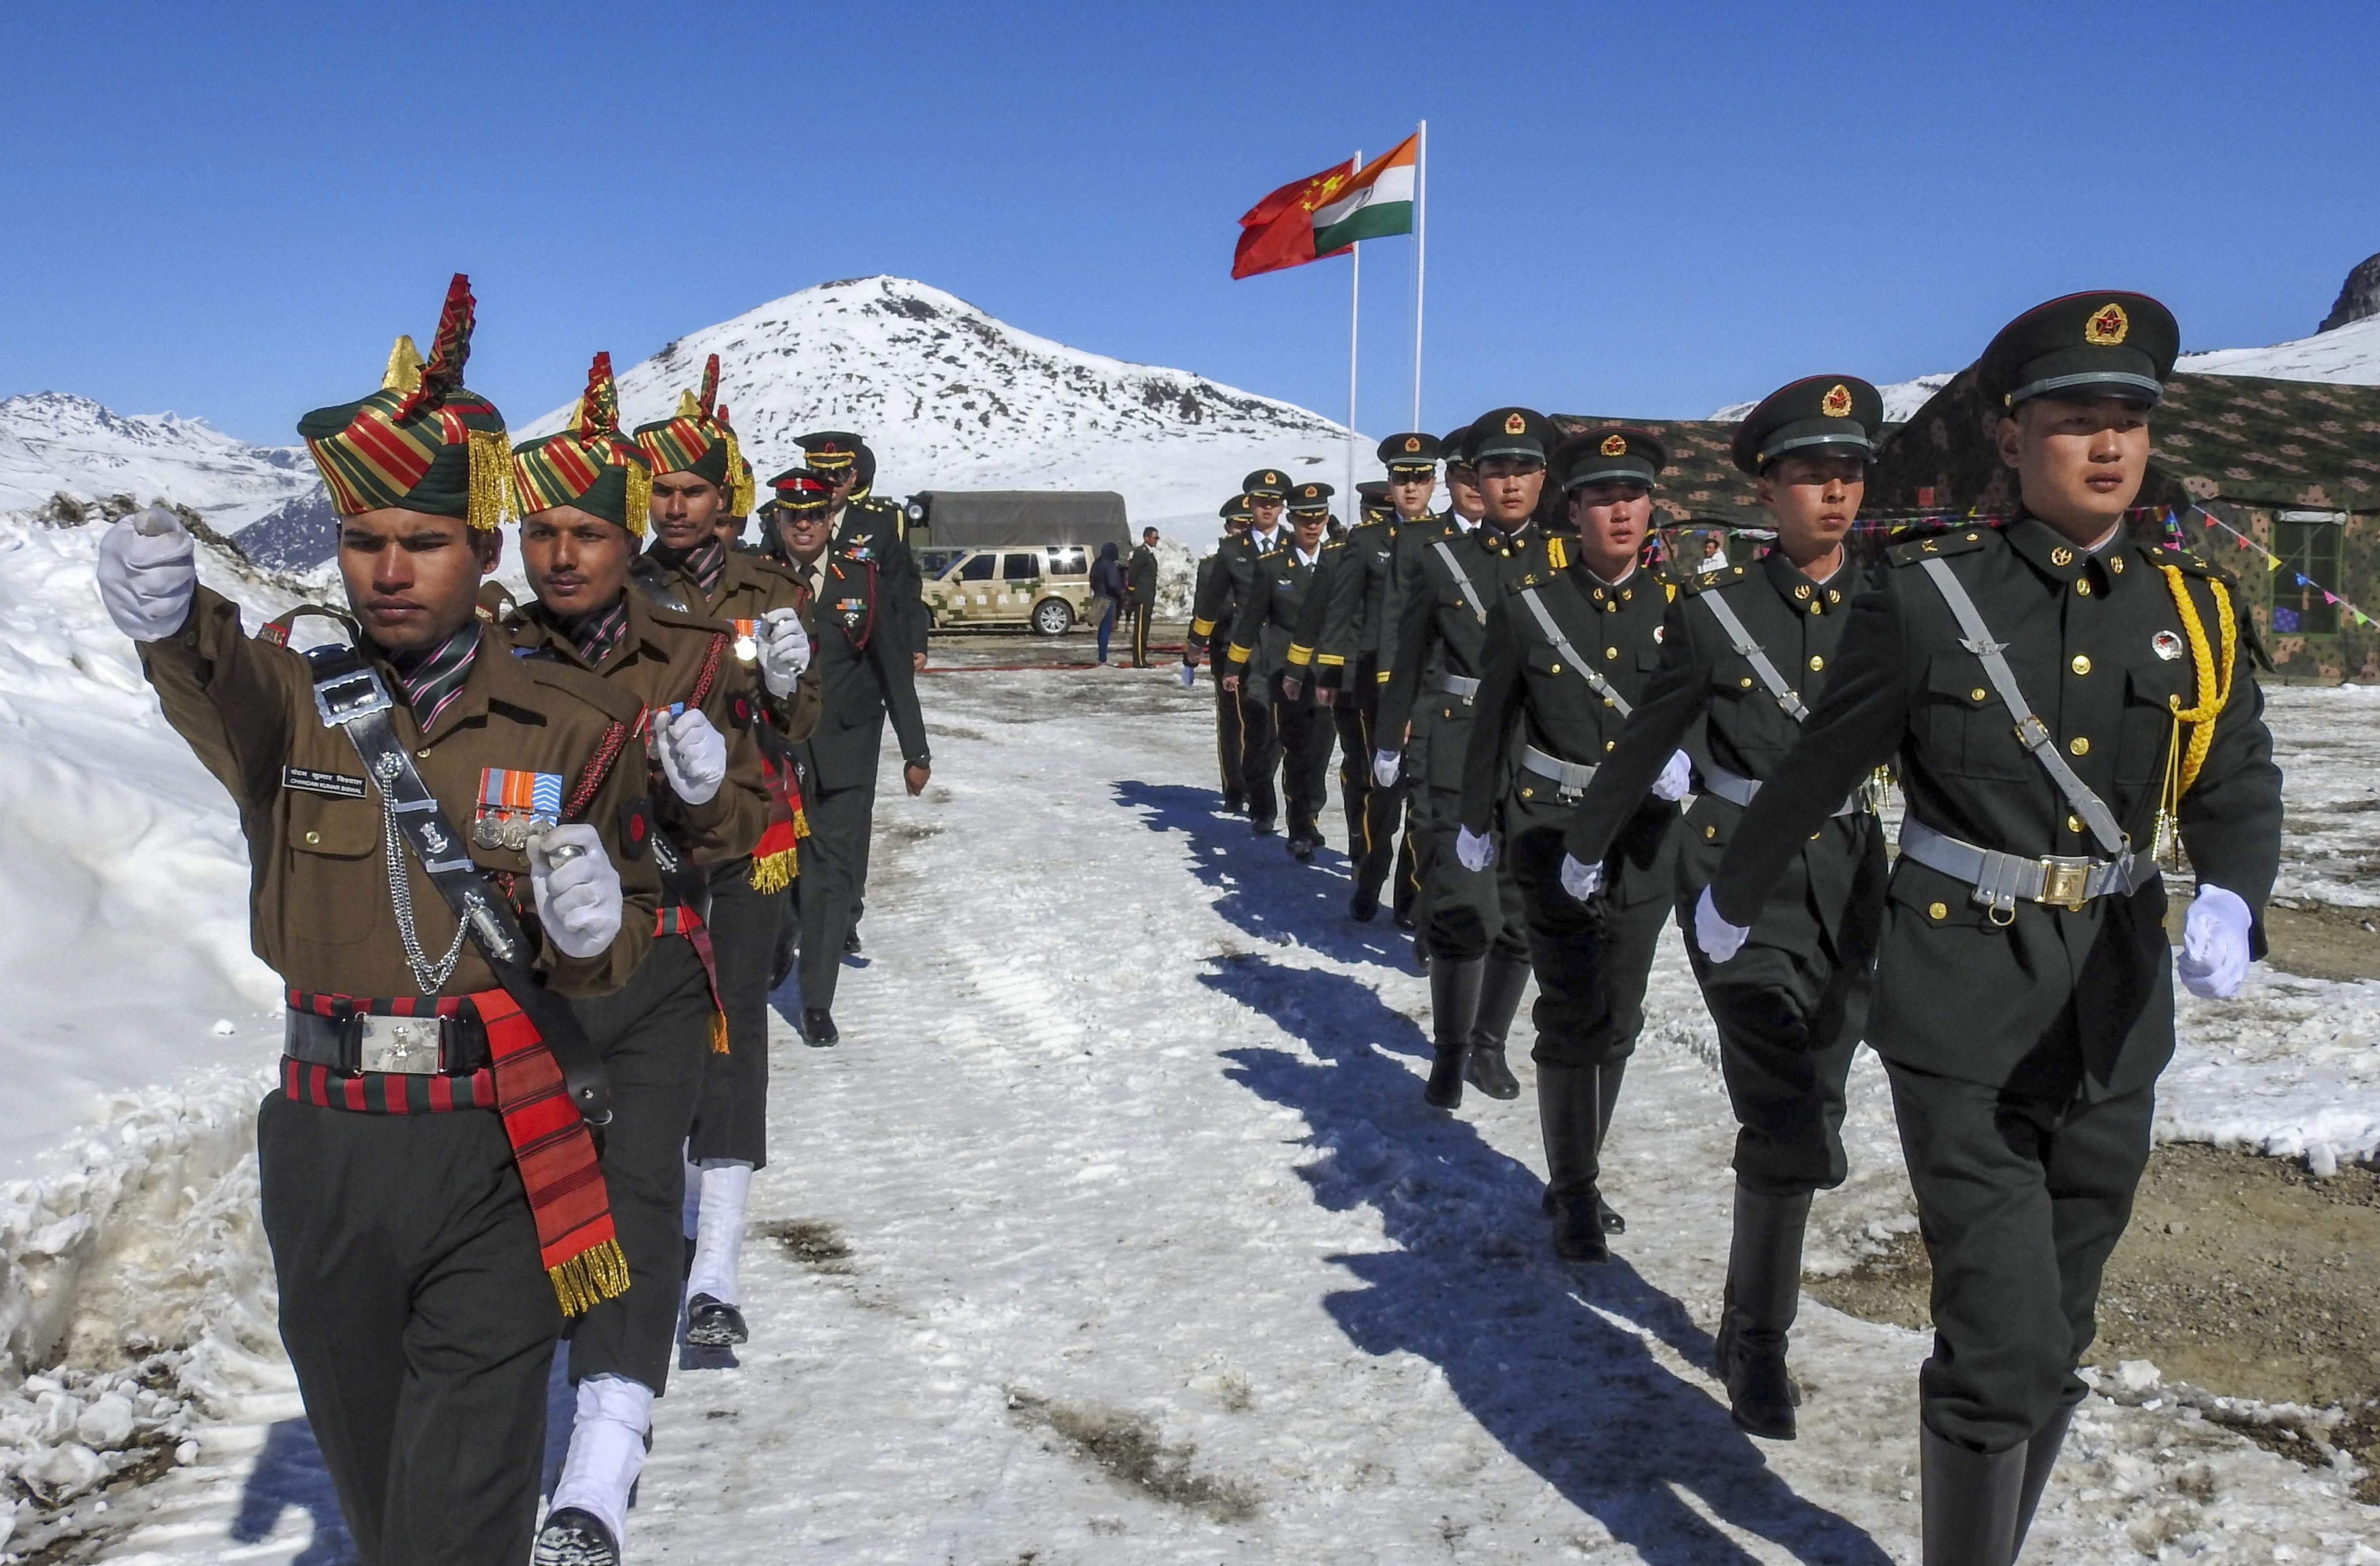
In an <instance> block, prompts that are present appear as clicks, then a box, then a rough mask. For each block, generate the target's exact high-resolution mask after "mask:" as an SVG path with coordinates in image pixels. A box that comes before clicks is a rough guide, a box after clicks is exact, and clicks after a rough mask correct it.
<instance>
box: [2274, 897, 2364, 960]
mask: <svg viewBox="0 0 2380 1566" xmlns="http://www.w3.org/2000/svg"><path fill="white" fill-rule="evenodd" d="M2265 941H2266V942H2267V943H2268V944H2269V945H2270V946H2271V947H2272V954H2271V956H2270V958H2269V960H2270V962H2271V963H2272V965H2274V966H2275V967H2277V968H2280V969H2283V970H2284V971H2286V972H2289V973H2293V974H2301V975H2303V976H2304V977H2307V978H2330V979H2356V978H2380V909H2373V908H2334V907H2330V906H2327V905H2325V904H2320V903H2313V904H2300V905H2298V906H2295V907H2285V906H2283V905H2282V904H2277V903H2276V904H2271V905H2270V906H2268V907H2267V908H2266V909H2265Z"/></svg>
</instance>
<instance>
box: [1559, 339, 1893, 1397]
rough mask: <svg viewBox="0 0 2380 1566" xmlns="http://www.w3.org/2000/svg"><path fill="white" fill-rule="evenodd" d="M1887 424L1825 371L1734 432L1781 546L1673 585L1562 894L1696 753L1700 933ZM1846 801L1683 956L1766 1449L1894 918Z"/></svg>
mask: <svg viewBox="0 0 2380 1566" xmlns="http://www.w3.org/2000/svg"><path fill="white" fill-rule="evenodd" d="M1883 414H1884V403H1883V399H1882V397H1881V396H1879V395H1877V393H1876V388H1875V387H1873V386H1871V385H1869V384H1868V383H1867V382H1864V381H1862V380H1860V379H1859V378H1857V377H1856V376H1849V375H1819V376H1813V377H1810V378H1807V379H1804V380H1800V381H1795V382H1792V383H1791V384H1790V385H1787V386H1784V387H1782V388H1780V389H1779V390H1778V391H1776V392H1774V393H1772V394H1770V395H1769V396H1768V397H1767V399H1766V400H1764V401H1763V402H1762V403H1761V404H1760V406H1759V407H1756V408H1755V409H1754V410H1753V411H1752V413H1751V415H1750V417H1748V418H1746V419H1744V420H1743V423H1742V424H1740V425H1738V426H1737V428H1736V433H1735V443H1734V452H1733V455H1734V460H1735V463H1736V466H1737V467H1741V468H1742V469H1743V471H1745V472H1747V473H1749V474H1751V475H1753V476H1754V477H1755V479H1756V480H1758V483H1759V486H1760V500H1761V504H1763V505H1765V506H1766V507H1767V510H1768V515H1769V516H1770V518H1771V520H1772V521H1774V523H1775V524H1776V528H1777V547H1776V548H1775V549H1773V550H1771V551H1770V552H1768V554H1767V556H1766V557H1764V558H1763V559H1762V560H1760V561H1759V562H1758V563H1757V564H1754V565H1752V566H1750V567H1744V566H1731V567H1728V568H1726V569H1724V570H1722V571H1720V572H1718V573H1713V574H1704V573H1701V572H1695V573H1694V574H1693V575H1691V576H1690V577H1684V578H1682V582H1681V587H1680V591H1681V593H1682V597H1681V598H1680V599H1679V601H1678V603H1677V605H1676V607H1675V608H1674V609H1673V610H1672V611H1671V613H1670V618H1669V623H1668V625H1667V626H1666V628H1665V631H1664V640H1663V645H1662V661H1661V666H1660V668H1659V669H1658V671H1657V672H1656V673H1655V674H1654V675H1653V678H1652V681H1651V683H1650V684H1649V685H1648V686H1646V687H1645V692H1644V697H1643V699H1642V700H1641V701H1639V702H1638V703H1637V704H1636V710H1635V712H1634V713H1633V715H1632V716H1631V717H1630V718H1629V720H1628V727H1627V730H1626V732H1625V733H1624V734H1621V739H1620V744H1619V747H1618V748H1616V749H1615V750H1613V751H1612V752H1611V754H1610V755H1609V757H1607V758H1606V759H1605V760H1604V763H1603V766H1602V769H1601V770H1600V771H1598V772H1597V774H1596V777H1595V781H1594V782H1593V783H1590V784H1589V785H1588V786H1587V790H1586V796H1585V798H1584V799H1582V800H1581V801H1580V802H1579V805H1578V808H1577V809H1576V810H1574V811H1573V813H1572V817H1571V826H1570V837H1569V855H1570V862H1569V863H1568V864H1567V865H1565V866H1564V867H1563V879H1564V883H1565V884H1566V885H1571V886H1576V887H1583V888H1586V889H1588V890H1587V895H1590V896H1591V895H1594V892H1593V888H1595V887H1596V886H1597V885H1601V884H1605V883H1606V882H1608V881H1609V880H1611V879H1612V878H1614V877H1615V876H1617V877H1623V878H1624V876H1625V875H1626V874H1627V868H1628V861H1627V856H1626V855H1625V852H1624V848H1625V843H1624V840H1625V836H1626V834H1627V832H1629V831H1631V830H1632V823H1633V822H1634V821H1635V820H1637V819H1639V817H1640V815H1641V811H1642V807H1643V802H1644V799H1645V794H1646V792H1647V791H1648V790H1653V791H1658V790H1660V789H1661V788H1663V787H1664V786H1665V784H1666V781H1667V780H1670V779H1671V778H1673V777H1675V775H1676V774H1677V773H1678V771H1680V770H1681V768H1682V760H1681V757H1680V752H1679V747H1681V746H1687V745H1691V746H1693V747H1695V749H1696V750H1697V751H1698V753H1699V766H1698V767H1697V769H1696V770H1697V771H1700V773H1701V775H1702V783H1701V795H1700V797H1699V798H1697V799H1696V801H1695V803H1694V809H1693V810H1692V811H1691V812H1690V813H1689V814H1688V815H1687V817H1686V823H1685V830H1684V832H1682V847H1681V849H1680V851H1679V856H1678V868H1677V880H1676V885H1675V891H1674V896H1675V901H1676V905H1677V911H1678V918H1679V922H1680V924H1681V927H1683V926H1685V925H1688V924H1690V923H1691V921H1692V918H1693V909H1694V904H1695V902H1696V901H1697V900H1698V899H1699V898H1700V896H1701V895H1702V890H1703V888H1704V886H1706V884H1708V882H1709V880H1710V879H1711V875H1712V873H1713V872H1714V871H1715V870H1716V869H1718V862H1719V857H1720V856H1721V855H1723V854H1725V853H1726V851H1727V847H1728V844H1730V843H1731V842H1733V841H1734V839H1735V836H1736V831H1737V826H1738V823H1739V822H1741V821H1742V820H1743V812H1744V809H1745V807H1748V806H1749V805H1750V804H1751V803H1752V798H1753V795H1755V794H1757V793H1758V792H1759V791H1760V789H1761V788H1762V786H1763V780H1764V779H1766V778H1767V777H1768V776H1770V775H1771V774H1772V773H1773V772H1775V771H1776V770H1777V767H1778V764H1779V762H1781V761H1782V760H1783V759H1784V758H1785V754H1786V752H1787V751H1789V750H1791V748H1792V747H1793V745H1794V742H1795V741H1797V740H1798V739H1799V738H1800V737H1801V734H1802V719H1803V716H1805V715H1806V714H1807V711H1808V708H1809V704H1810V703H1812V702H1815V701H1818V700H1819V699H1821V698H1822V696H1823V695H1824V693H1825V692H1826V691H1828V690H1829V689H1830V688H1832V684H1833V681H1834V680H1835V678H1836V667H1835V666H1836V664H1837V662H1839V661H1838V658H1837V647H1838V644H1839V643H1840V641H1841V640H1842V636H1843V628H1844V626H1845V625H1847V624H1849V622H1850V620H1851V613H1850V605H1851V601H1852V597H1853V596H1854V595H1853V592H1852V567H1851V566H1850V565H1849V564H1846V562H1845V559H1844V550H1843V541H1844V539H1845V538H1846V537H1847V536H1848V535H1849V533H1850V531H1851V528H1852V522H1853V520H1854V519H1855V518H1856V517H1857V516H1858V515H1859V505H1860V498H1861V495H1862V492H1863V491H1864V488H1865V485H1866V475H1867V464H1868V462H1869V460H1870V459H1871V457H1872V455H1873V454H1874V449H1875V448H1874V441H1875V439H1876V430H1877V428H1878V425H1879V423H1880V421H1881V420H1882V419H1883ZM1837 803H1838V807H1839V808H1838V809H1837V810H1836V812H1835V813H1834V814H1833V815H1832V816H1830V817H1829V818H1828V820H1827V821H1826V823H1825V824H1824V825H1823V826H1821V827H1820V828H1819V829H1818V831H1817V832H1815V834H1814V835H1812V836H1811V837H1810V838H1809V839H1808V840H1807V841H1806V842H1804V844H1803V846H1802V848H1801V850H1800V852H1799V854H1798V856H1796V859H1795V861H1794V863H1793V865H1792V866H1791V871H1790V873H1789V874H1788V875H1786V876H1785V877H1784V878H1783V879H1782V880H1779V883H1778V885H1777V887H1776V888H1775V890H1773V891H1772V892H1769V894H1768V897H1767V901H1766V902H1765V903H1763V904H1761V907H1760V910H1759V917H1757V918H1756V919H1755V920H1754V922H1753V934H1752V939H1751V941H1750V942H1749V943H1748V944H1747V945H1746V947H1745V949H1744V951H1743V953H1741V954H1740V955H1739V956H1737V957H1736V958H1735V959H1734V960H1733V961H1732V962H1729V963H1724V964H1719V965H1713V964H1711V963H1710V962H1709V961H1707V960H1706V958H1705V957H1704V956H1703V954H1702V953H1700V952H1699V951H1696V950H1694V948H1693V947H1692V946H1691V944H1690V945H1689V947H1688V953H1687V954H1688V956H1689V958H1690V959H1691V960H1692V961H1693V964H1694V977H1695V978H1696V979H1697V980H1698V981H1699V982H1700V983H1701V985H1702V990H1703V999H1704V1002H1706V1004H1707V1005H1708V1006H1709V1008H1710V1014H1711V1020H1712V1022H1713V1023H1714V1024H1716V1025H1717V1026H1718V1039H1719V1069H1720V1072H1721V1073H1722V1074H1724V1076H1725V1077H1726V1080H1727V1088H1728V1099H1729V1101H1730V1104H1731V1105H1732V1106H1733V1108H1734V1111H1735V1118H1736V1121H1737V1123H1738V1125H1739V1126H1740V1128H1741V1129H1739V1131H1738V1132H1737V1134H1736V1142H1735V1209H1734V1231H1733V1240H1732V1243H1731V1244H1730V1249H1729V1252H1728V1270H1727V1290H1726V1294H1725V1305H1724V1307H1723V1311H1722V1315H1721V1317H1720V1322H1719V1332H1718V1341H1719V1347H1718V1362H1719V1364H1718V1368H1719V1375H1720V1378H1721V1379H1723V1380H1724V1381H1726V1383H1727V1388H1728V1401H1729V1403H1730V1407H1731V1409H1732V1411H1733V1415H1734V1419H1735V1423H1736V1425H1737V1426H1738V1427H1739V1428H1742V1429H1743V1430H1746V1431H1749V1432H1750V1433H1752V1434H1753V1435H1755V1436H1762V1437H1766V1438H1767V1439H1772V1440H1790V1439H1792V1437H1793V1434H1794V1416H1793V1405H1794V1402H1796V1400H1797V1398H1798V1393H1797V1392H1796V1391H1795V1389H1794V1387H1793V1384H1792V1381H1791V1378H1790V1376H1789V1375H1788V1373H1787V1370H1786V1360H1785V1354H1786V1343H1787V1336H1788V1333H1789V1331H1790V1330H1791V1327H1792V1325H1793V1319H1794V1317H1795V1314H1796V1312H1797V1309H1798V1306H1799V1304H1800V1301H1801V1289H1802V1236H1803V1230H1804V1228H1805V1227H1806V1225H1807V1223H1808V1220H1809V1213H1810V1198H1811V1195H1812V1193H1813V1192H1815V1191H1820V1190H1831V1189H1833V1188H1834V1187H1835V1186H1837V1185H1840V1184H1842V1181H1843V1177H1844V1175H1845V1173H1846V1172H1847V1168H1846V1165H1845V1163H1844V1159H1843V1147H1842V1138H1841V1135H1840V1133H1841V1126H1842V1118H1843V1084H1844V1080H1845V1078H1846V1077H1847V1076H1848V1074H1849V1073H1850V1071H1851V1063H1852V1054H1853V1052H1854V1051H1855V1050H1857V1049H1858V1047H1859V1041H1860V1037H1861V1033H1862V1030H1863V1028H1864V1026H1865V1024H1866V1020H1867V1002H1868V991H1869V987H1870V981H1871V976H1872V963H1873V959H1874V956H1875V952H1876V928H1877V924H1878V921H1879V920H1880V919H1881V918H1882V917H1883V912H1884V838H1883V833H1882V832H1881V831H1880V830H1879V827H1878V823H1877V818H1876V811H1875V808H1874V801H1873V798H1872V795H1871V792H1870V791H1869V790H1867V789H1866V788H1862V789H1859V790H1856V791H1854V792H1853V793H1852V795H1851V797H1849V798H1847V799H1843V800H1840V801H1838V802H1837ZM1615 841H1617V842H1620V843H1621V852H1620V853H1618V854H1615V852H1614V849H1613V844H1614V843H1615ZM1604 1112H1605V1114H1606V1115H1607V1117H1608V1113H1609V1111H1608V1108H1607V1109H1606V1111H1604ZM1607 1123H1608V1118H1607Z"/></svg>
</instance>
